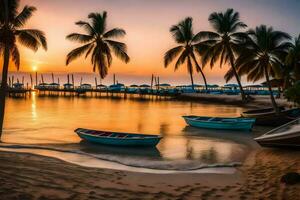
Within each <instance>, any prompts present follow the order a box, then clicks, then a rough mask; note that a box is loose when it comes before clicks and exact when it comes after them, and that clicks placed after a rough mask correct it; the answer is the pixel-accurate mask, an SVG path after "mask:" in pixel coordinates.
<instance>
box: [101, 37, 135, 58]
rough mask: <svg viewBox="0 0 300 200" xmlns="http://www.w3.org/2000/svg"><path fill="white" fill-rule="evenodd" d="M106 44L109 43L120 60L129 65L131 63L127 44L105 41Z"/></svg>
mask: <svg viewBox="0 0 300 200" xmlns="http://www.w3.org/2000/svg"><path fill="white" fill-rule="evenodd" d="M105 42H107V43H108V45H109V46H110V47H111V48H112V50H113V52H114V54H115V55H116V56H117V57H118V58H120V59H121V60H122V61H124V62H125V63H128V62H129V61H130V58H129V56H128V55H127V46H126V44H125V43H122V42H117V41H113V40H105Z"/></svg>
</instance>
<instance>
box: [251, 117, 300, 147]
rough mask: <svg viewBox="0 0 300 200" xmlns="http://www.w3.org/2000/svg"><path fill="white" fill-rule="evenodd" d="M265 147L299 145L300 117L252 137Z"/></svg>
mask: <svg viewBox="0 0 300 200" xmlns="http://www.w3.org/2000/svg"><path fill="white" fill-rule="evenodd" d="M254 140H255V141H256V142H257V143H258V144H260V145H261V146H265V147H293V148H295V147H297V148H298V147H300V118H299V119H296V120H294V121H292V122H289V123H287V124H285V125H283V126H280V127H277V128H275V129H273V130H271V131H269V132H268V133H266V134H264V135H262V136H260V137H257V138H254Z"/></svg>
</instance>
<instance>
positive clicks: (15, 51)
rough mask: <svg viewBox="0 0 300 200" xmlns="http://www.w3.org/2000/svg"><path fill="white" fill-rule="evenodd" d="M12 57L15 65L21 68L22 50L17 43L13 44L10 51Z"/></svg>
mask: <svg viewBox="0 0 300 200" xmlns="http://www.w3.org/2000/svg"><path fill="white" fill-rule="evenodd" d="M10 54H11V59H12V61H13V63H14V64H15V66H16V67H17V70H19V69H20V52H19V49H18V47H17V46H16V45H14V46H13V48H12V49H11V51H10Z"/></svg>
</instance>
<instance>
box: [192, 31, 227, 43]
mask: <svg viewBox="0 0 300 200" xmlns="http://www.w3.org/2000/svg"><path fill="white" fill-rule="evenodd" d="M220 38H221V36H220V34H218V33H215V32H212V31H200V32H199V33H197V34H196V35H195V36H194V38H193V39H192V41H193V42H198V41H200V40H202V39H208V40H217V39H220Z"/></svg>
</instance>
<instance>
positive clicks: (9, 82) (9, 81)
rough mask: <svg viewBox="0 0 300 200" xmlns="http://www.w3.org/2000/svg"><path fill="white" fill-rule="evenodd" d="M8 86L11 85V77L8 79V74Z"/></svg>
mask: <svg viewBox="0 0 300 200" xmlns="http://www.w3.org/2000/svg"><path fill="white" fill-rule="evenodd" d="M8 86H9V87H11V79H10V76H9V77H8Z"/></svg>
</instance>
